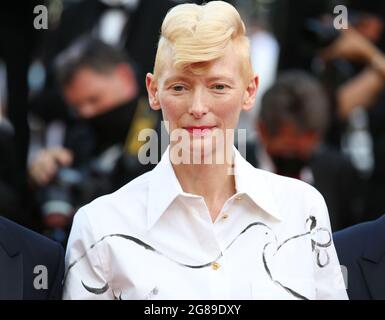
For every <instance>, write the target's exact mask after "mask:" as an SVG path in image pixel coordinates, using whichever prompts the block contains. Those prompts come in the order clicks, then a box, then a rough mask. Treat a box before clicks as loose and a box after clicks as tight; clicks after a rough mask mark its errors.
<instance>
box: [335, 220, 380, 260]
mask: <svg viewBox="0 0 385 320" xmlns="http://www.w3.org/2000/svg"><path fill="white" fill-rule="evenodd" d="M384 227H385V216H383V217H381V218H379V219H377V220H374V221H368V222H363V223H359V224H356V225H354V226H351V227H348V228H346V229H343V230H341V231H338V232H335V233H334V234H333V238H334V243H335V246H336V249H337V251H339V250H344V251H345V252H346V250H348V249H349V248H351V250H352V251H354V252H360V251H362V250H363V249H364V247H365V246H366V244H367V243H368V241H369V240H370V239H372V238H373V237H374V238H376V239H377V240H380V237H378V236H376V235H377V234H379V235H380V234H383V229H384ZM379 229H382V231H381V230H379ZM380 244H381V242H380V241H378V243H377V245H380ZM374 245H376V244H374ZM381 245H383V244H381ZM360 248H361V250H360Z"/></svg>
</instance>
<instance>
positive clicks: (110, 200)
mask: <svg viewBox="0 0 385 320" xmlns="http://www.w3.org/2000/svg"><path fill="white" fill-rule="evenodd" d="M151 172H152V171H149V172H146V173H144V174H142V175H140V176H139V177H137V178H135V179H134V180H132V181H130V182H128V183H127V184H126V185H124V186H123V187H121V188H120V189H118V190H117V191H115V192H113V193H110V194H107V195H104V196H101V197H98V198H96V199H95V200H93V201H92V202H90V203H88V204H86V205H84V206H83V207H81V208H80V209H79V210H78V212H77V213H76V215H75V219H74V224H80V225H84V224H88V225H89V226H88V227H91V228H92V229H93V231H94V232H96V233H97V234H98V233H99V232H98V230H99V231H100V232H101V234H104V233H105V232H104V231H103V230H106V229H108V227H109V226H112V225H119V224H122V223H123V224H125V225H128V222H130V223H131V225H132V226H133V227H134V225H136V224H137V223H141V221H142V220H143V219H144V215H143V212H145V210H146V209H147V198H148V188H149V183H150V181H149V180H150V176H151Z"/></svg>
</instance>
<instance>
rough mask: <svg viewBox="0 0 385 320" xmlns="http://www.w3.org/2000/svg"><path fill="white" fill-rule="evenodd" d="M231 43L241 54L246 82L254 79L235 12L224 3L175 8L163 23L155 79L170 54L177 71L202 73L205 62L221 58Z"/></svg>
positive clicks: (240, 25) (248, 54) (247, 50)
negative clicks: (187, 70)
mask: <svg viewBox="0 0 385 320" xmlns="http://www.w3.org/2000/svg"><path fill="white" fill-rule="evenodd" d="M231 42H233V44H234V48H235V50H236V51H237V52H238V53H239V55H240V61H241V72H242V75H243V77H244V79H245V81H246V83H249V81H250V80H252V78H253V69H252V65H251V61H250V45H249V40H248V38H247V37H246V28H245V25H244V23H243V21H242V19H241V17H240V15H239V13H238V11H237V10H236V9H235V8H234V7H233V6H232V5H230V4H228V3H226V2H223V1H212V2H209V3H207V4H204V5H196V4H181V5H178V6H176V7H174V8H172V9H171V10H170V11H169V12H168V13H167V15H166V17H165V19H164V21H163V24H162V29H161V36H160V39H159V43H158V50H157V53H156V58H155V66H154V79H157V78H158V77H159V75H160V73H161V72H162V68H163V67H164V61H165V57H166V56H167V55H173V62H174V66H175V67H176V68H177V69H182V70H186V69H189V70H191V71H192V72H194V73H198V74H201V73H202V72H204V70H205V68H207V64H205V63H204V62H210V61H213V60H215V59H217V58H220V57H221V56H222V55H223V52H224V49H225V48H226V47H227V46H228V45H229V44H230V43H231Z"/></svg>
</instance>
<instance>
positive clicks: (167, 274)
mask: <svg viewBox="0 0 385 320" xmlns="http://www.w3.org/2000/svg"><path fill="white" fill-rule="evenodd" d="M234 174H235V187H236V194H234V195H233V196H232V197H230V198H229V199H228V200H227V201H226V202H225V204H224V206H223V208H222V210H221V212H220V214H219V215H218V216H217V218H216V220H215V221H214V222H213V221H212V219H211V216H210V214H209V210H208V208H207V206H206V204H205V201H204V198H203V197H201V196H197V195H194V194H189V193H186V192H184V191H183V190H182V188H181V186H180V184H179V182H178V179H177V178H176V175H175V173H174V170H173V167H172V164H171V162H170V159H169V149H167V150H166V152H165V153H164V155H163V156H162V159H161V161H160V162H159V164H158V165H157V166H156V167H155V169H153V170H152V171H150V172H147V173H145V174H144V175H141V176H140V177H138V178H136V179H135V180H133V181H131V182H129V183H128V184H126V185H125V186H123V187H122V188H121V189H119V190H118V191H116V192H114V193H112V194H109V195H105V196H102V197H100V198H98V199H96V200H94V201H93V202H91V203H89V204H87V205H86V206H84V207H82V208H81V209H79V211H78V212H77V214H76V215H75V218H74V222H73V227H72V230H71V234H70V237H69V241H68V247H67V253H66V274H65V286H64V298H65V299H346V298H347V294H346V291H345V288H344V284H343V277H342V274H341V269H340V266H339V262H338V258H337V255H336V251H335V248H334V245H333V242H332V241H333V240H332V237H331V230H330V223H329V217H328V212H327V208H326V205H325V202H324V199H323V197H322V196H321V195H320V193H319V192H318V191H316V190H315V189H314V188H313V187H311V186H309V185H307V184H305V183H304V182H301V181H299V180H295V179H290V178H286V177H282V176H278V175H275V174H273V173H269V172H266V171H263V170H259V169H256V168H254V167H253V166H251V165H250V164H249V163H248V162H247V161H246V160H245V159H244V158H242V156H241V155H240V154H239V152H238V151H237V150H236V149H235V148H234Z"/></svg>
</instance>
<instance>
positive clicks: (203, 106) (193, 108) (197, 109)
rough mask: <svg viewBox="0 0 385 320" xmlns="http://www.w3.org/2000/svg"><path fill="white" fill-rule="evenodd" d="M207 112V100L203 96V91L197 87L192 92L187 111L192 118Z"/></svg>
mask: <svg viewBox="0 0 385 320" xmlns="http://www.w3.org/2000/svg"><path fill="white" fill-rule="evenodd" d="M207 112H208V101H207V97H205V93H204V91H203V90H201V89H197V90H195V92H194V95H193V98H192V101H191V105H190V108H189V113H190V114H191V115H192V116H193V117H194V118H197V119H199V118H202V117H203V116H204V115H205V114H206V113H207Z"/></svg>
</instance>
